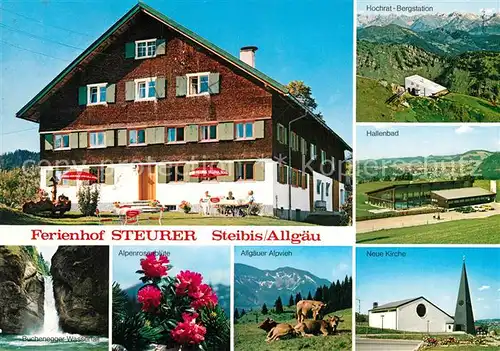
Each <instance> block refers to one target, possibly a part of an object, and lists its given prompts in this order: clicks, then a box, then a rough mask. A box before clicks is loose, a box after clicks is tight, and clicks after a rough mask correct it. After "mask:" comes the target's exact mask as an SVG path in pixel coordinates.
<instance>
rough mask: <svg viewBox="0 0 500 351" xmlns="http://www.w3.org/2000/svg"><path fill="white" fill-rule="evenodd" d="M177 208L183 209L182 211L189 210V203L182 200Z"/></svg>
mask: <svg viewBox="0 0 500 351" xmlns="http://www.w3.org/2000/svg"><path fill="white" fill-rule="evenodd" d="M179 208H180V209H181V210H183V211H184V213H189V212H191V204H190V203H189V202H187V201H182V202H181V204H180V205H179Z"/></svg>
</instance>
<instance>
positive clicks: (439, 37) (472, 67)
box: [356, 24, 500, 122]
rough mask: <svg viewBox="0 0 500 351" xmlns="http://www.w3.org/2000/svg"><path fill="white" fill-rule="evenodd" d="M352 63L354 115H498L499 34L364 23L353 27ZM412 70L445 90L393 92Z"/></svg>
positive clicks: (432, 118) (378, 118) (429, 118)
mask: <svg viewBox="0 0 500 351" xmlns="http://www.w3.org/2000/svg"><path fill="white" fill-rule="evenodd" d="M356 66H357V75H358V79H357V80H358V82H357V120H358V121H361V122H497V121H500V107H499V104H500V36H498V35H491V34H488V35H472V34H470V33H467V32H465V31H461V30H456V31H454V32H450V31H448V30H444V29H442V28H437V29H432V30H429V31H419V32H416V31H414V30H412V29H411V28H405V27H403V26H400V25H397V24H389V25H384V26H368V27H365V28H360V29H358V43H357V61H356ZM415 74H417V75H420V76H422V77H425V78H427V79H430V80H432V81H434V82H436V83H438V84H440V85H442V86H444V87H446V88H447V89H448V91H449V92H450V93H449V94H448V95H445V96H443V97H439V98H424V97H413V96H411V95H410V94H408V93H406V94H404V95H402V96H398V97H396V96H395V93H396V92H397V89H398V87H401V86H402V87H404V79H405V77H409V76H412V75H415ZM391 97H393V98H392V99H390V98H391Z"/></svg>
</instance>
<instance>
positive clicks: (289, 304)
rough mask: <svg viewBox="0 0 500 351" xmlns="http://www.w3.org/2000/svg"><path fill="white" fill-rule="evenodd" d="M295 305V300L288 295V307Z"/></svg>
mask: <svg viewBox="0 0 500 351" xmlns="http://www.w3.org/2000/svg"><path fill="white" fill-rule="evenodd" d="M293 305H295V301H294V300H293V295H290V300H289V301H288V307H292V306H293Z"/></svg>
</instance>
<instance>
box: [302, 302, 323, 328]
mask: <svg viewBox="0 0 500 351" xmlns="http://www.w3.org/2000/svg"><path fill="white" fill-rule="evenodd" d="M325 307H326V303H323V302H321V301H315V300H300V301H299V302H297V323H300V322H302V321H304V319H306V318H307V315H308V313H309V312H310V311H311V312H312V318H313V319H314V320H316V319H322V318H323V317H322V316H321V311H322V310H323V309H324V308H325Z"/></svg>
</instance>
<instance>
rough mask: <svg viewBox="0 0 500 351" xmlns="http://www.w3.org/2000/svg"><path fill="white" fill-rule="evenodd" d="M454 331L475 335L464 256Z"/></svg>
mask: <svg viewBox="0 0 500 351" xmlns="http://www.w3.org/2000/svg"><path fill="white" fill-rule="evenodd" d="M453 330H454V331H464V332H466V333H467V334H475V332H476V330H475V328H474V314H473V312H472V300H471V297H470V291H469V281H468V279H467V269H466V268H465V256H464V259H463V264H462V276H461V278H460V286H459V287H458V297H457V305H456V307H455V323H454V325H453Z"/></svg>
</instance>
